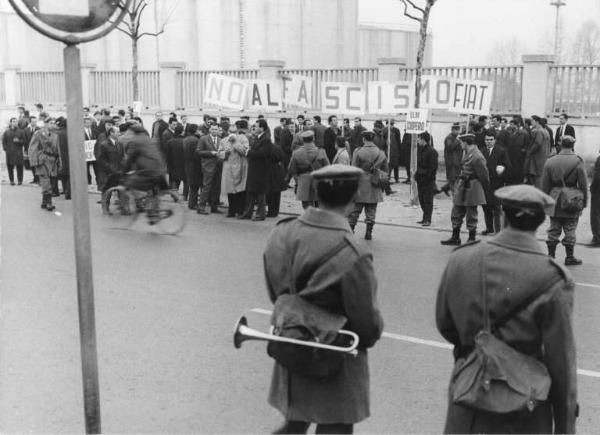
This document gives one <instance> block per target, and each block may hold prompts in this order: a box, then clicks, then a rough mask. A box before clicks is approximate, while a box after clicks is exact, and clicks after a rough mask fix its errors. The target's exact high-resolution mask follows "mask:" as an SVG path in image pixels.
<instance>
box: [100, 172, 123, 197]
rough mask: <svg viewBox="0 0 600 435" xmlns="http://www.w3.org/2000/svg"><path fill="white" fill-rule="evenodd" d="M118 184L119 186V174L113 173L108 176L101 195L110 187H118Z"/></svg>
mask: <svg viewBox="0 0 600 435" xmlns="http://www.w3.org/2000/svg"><path fill="white" fill-rule="evenodd" d="M119 184H121V174H119V173H113V174H110V175H108V177H107V178H106V182H105V183H104V186H103V187H104V189H103V190H102V193H104V192H106V191H107V190H108V189H110V188H111V187H116V186H118V185H119Z"/></svg>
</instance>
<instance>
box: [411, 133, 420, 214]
mask: <svg viewBox="0 0 600 435" xmlns="http://www.w3.org/2000/svg"><path fill="white" fill-rule="evenodd" d="M415 172H417V135H416V134H414V133H413V134H411V135H410V205H412V206H413V207H418V206H419V192H418V190H417V182H416V181H415Z"/></svg>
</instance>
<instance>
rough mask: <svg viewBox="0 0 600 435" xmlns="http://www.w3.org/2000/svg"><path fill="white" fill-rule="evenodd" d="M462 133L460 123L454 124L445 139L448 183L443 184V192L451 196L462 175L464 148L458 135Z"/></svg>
mask: <svg viewBox="0 0 600 435" xmlns="http://www.w3.org/2000/svg"><path fill="white" fill-rule="evenodd" d="M459 133H460V124H459V123H458V122H455V123H454V124H452V128H451V129H450V134H449V135H448V136H446V138H445V139H444V163H445V165H446V184H444V185H443V186H442V189H441V190H442V192H444V193H445V194H446V195H447V196H450V193H449V192H453V191H454V184H455V183H456V179H457V178H458V176H459V175H460V162H461V161H462V156H463V148H462V146H461V143H460V140H459V139H458V135H459Z"/></svg>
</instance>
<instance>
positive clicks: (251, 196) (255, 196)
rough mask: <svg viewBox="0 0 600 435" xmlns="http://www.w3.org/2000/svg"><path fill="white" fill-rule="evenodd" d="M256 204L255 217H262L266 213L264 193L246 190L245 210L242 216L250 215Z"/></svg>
mask: <svg viewBox="0 0 600 435" xmlns="http://www.w3.org/2000/svg"><path fill="white" fill-rule="evenodd" d="M255 204H256V217H259V218H264V217H265V215H266V211H265V209H266V205H267V199H266V195H265V194H264V193H256V192H246V211H245V212H244V216H246V217H252V213H253V212H254V205H255Z"/></svg>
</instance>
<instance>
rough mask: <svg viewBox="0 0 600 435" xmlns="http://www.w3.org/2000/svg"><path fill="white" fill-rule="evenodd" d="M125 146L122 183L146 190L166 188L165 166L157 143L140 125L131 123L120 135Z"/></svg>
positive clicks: (134, 188)
mask: <svg viewBox="0 0 600 435" xmlns="http://www.w3.org/2000/svg"><path fill="white" fill-rule="evenodd" d="M121 142H122V143H123V145H124V147H125V150H126V151H125V162H124V164H123V170H124V173H125V177H124V179H123V185H124V186H125V187H127V188H129V189H133V190H141V191H144V192H147V191H148V190H151V189H153V188H154V187H155V186H156V187H158V188H159V189H168V188H169V185H168V183H167V179H166V173H167V172H166V167H165V163H164V161H163V158H162V155H161V153H160V150H159V148H158V144H157V143H156V142H154V141H153V140H152V139H150V137H149V136H148V134H147V133H146V131H145V130H144V128H143V127H142V126H141V125H137V124H133V125H130V126H129V128H128V129H127V132H126V133H125V134H124V135H123V136H122V138H121Z"/></svg>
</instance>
